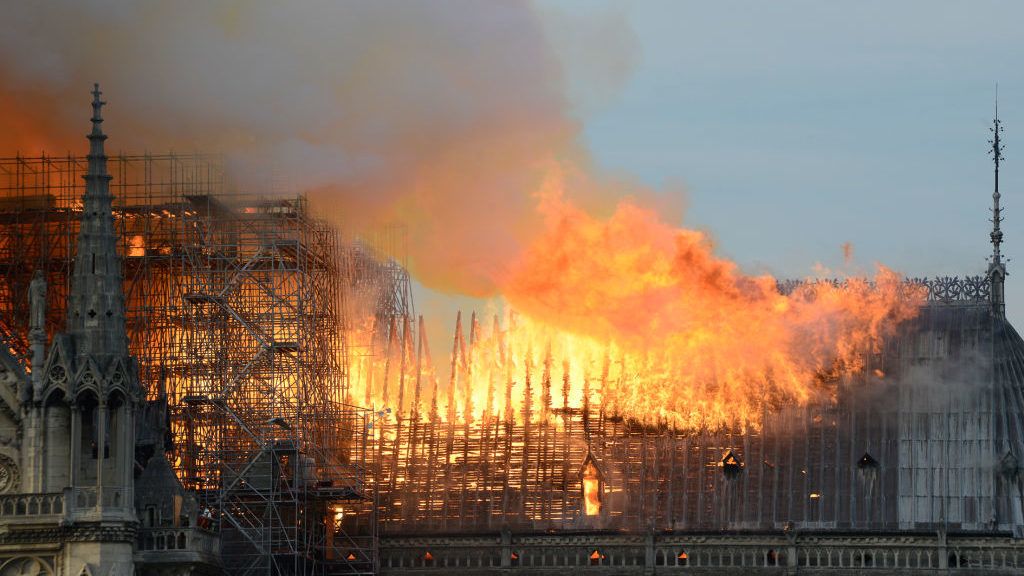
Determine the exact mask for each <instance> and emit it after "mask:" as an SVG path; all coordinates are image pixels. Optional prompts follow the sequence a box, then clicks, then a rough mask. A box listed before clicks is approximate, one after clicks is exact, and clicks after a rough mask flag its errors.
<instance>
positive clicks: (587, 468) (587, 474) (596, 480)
mask: <svg viewBox="0 0 1024 576" xmlns="http://www.w3.org/2000/svg"><path fill="white" fill-rule="evenodd" d="M580 475H581V477H582V480H583V512H584V513H585V514H586V515H587V516H597V515H598V514H600V513H601V492H602V487H603V486H602V484H603V482H602V480H601V473H600V471H599V470H598V469H597V465H595V464H594V459H593V458H592V457H590V456H589V455H588V456H587V459H586V461H585V462H584V464H583V470H582V471H581V474H580Z"/></svg>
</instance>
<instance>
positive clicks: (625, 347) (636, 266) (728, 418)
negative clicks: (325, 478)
mask: <svg viewBox="0 0 1024 576" xmlns="http://www.w3.org/2000/svg"><path fill="white" fill-rule="evenodd" d="M539 198H540V210H541V212H542V214H543V215H544V217H545V220H546V223H547V230H546V232H545V233H544V234H543V235H541V236H540V237H539V238H538V239H537V240H536V241H535V242H534V243H533V245H532V246H530V247H529V248H528V249H527V250H526V251H525V252H524V254H523V255H522V257H521V258H520V259H519V260H518V261H517V262H516V263H515V265H514V266H512V267H511V269H510V270H509V272H508V274H507V277H506V278H505V279H504V281H503V283H502V284H503V292H504V305H503V310H500V311H499V314H500V315H502V316H504V321H503V322H502V321H499V319H498V317H497V315H496V316H495V319H494V322H493V323H490V322H488V324H492V326H491V327H489V328H488V329H486V330H485V329H484V328H483V327H482V326H481V323H480V322H479V321H478V320H477V318H476V316H475V315H474V316H473V318H472V319H471V321H470V326H469V327H468V329H466V328H464V327H463V326H462V321H461V319H460V320H459V322H458V325H457V329H456V335H455V339H454V346H453V349H452V356H451V372H450V378H449V379H448V381H447V384H448V386H447V389H443V387H439V385H438V379H437V378H436V375H435V374H434V371H433V369H432V368H431V367H430V366H429V357H428V358H424V357H423V355H422V351H420V352H419V354H417V353H416V351H415V350H414V349H413V346H412V337H411V335H410V334H411V330H410V329H409V328H408V327H406V329H404V330H393V331H392V332H393V333H402V334H406V335H407V336H405V337H404V338H403V340H404V341H403V342H394V343H392V344H391V345H389V346H388V350H389V351H388V353H387V354H385V356H387V358H386V359H385V360H386V361H385V364H386V367H387V369H386V371H385V372H384V373H381V372H380V370H379V369H378V370H377V371H376V373H375V374H370V375H369V376H368V377H364V378H363V380H362V383H361V384H359V383H357V387H359V386H361V387H362V391H363V393H364V394H365V395H366V398H367V399H371V400H373V401H375V402H377V403H378V405H380V403H382V402H383V403H384V404H385V405H387V406H388V407H394V408H396V409H397V411H398V412H399V413H402V412H405V411H408V410H410V409H412V408H415V410H416V412H417V413H418V414H420V415H422V416H424V417H425V416H426V415H427V414H428V412H429V411H430V410H433V411H435V413H437V414H438V415H440V416H441V417H447V418H454V419H459V420H473V419H479V418H489V417H497V416H501V417H504V418H508V419H522V418H528V419H536V418H545V417H548V416H549V415H550V414H551V413H552V412H553V411H558V410H572V409H578V408H583V407H587V406H595V405H597V406H600V407H601V408H602V409H603V410H605V411H606V412H608V413H611V414H617V415H621V416H624V417H627V418H630V419H634V420H637V421H640V422H643V423H646V424H652V425H670V426H674V427H678V428H697V427H712V428H714V427H720V426H722V425H729V424H736V423H739V424H744V425H747V424H751V423H754V422H756V421H757V420H758V415H759V414H761V411H762V410H764V409H766V408H767V409H771V408H774V407H779V406H782V405H783V404H787V403H795V404H801V405H802V404H805V403H807V402H809V401H810V400H812V399H815V398H819V399H821V398H824V399H827V398H829V397H830V396H831V394H832V392H833V389H832V386H834V384H832V383H831V382H834V380H835V378H836V377H837V376H840V375H842V374H849V373H856V372H859V371H861V370H863V368H864V365H865V363H864V357H865V355H866V354H870V353H871V352H873V351H875V350H876V349H877V346H878V345H879V343H880V341H881V339H883V338H884V337H886V336H887V335H890V334H892V333H893V331H894V330H895V329H896V327H897V326H898V325H899V323H900V322H902V321H905V320H907V319H910V318H912V317H913V316H915V315H916V314H917V310H918V308H919V306H920V304H921V303H922V300H923V297H924V296H923V291H919V290H916V289H913V287H909V286H908V285H907V284H905V283H904V282H903V281H902V279H901V278H900V277H899V276H898V275H897V274H896V273H894V272H892V271H890V270H887V269H885V268H884V267H879V270H878V272H877V274H876V276H875V278H874V279H873V281H871V282H869V281H867V280H863V279H849V280H847V281H845V282H842V283H830V282H820V283H816V282H808V283H805V284H803V285H800V286H797V287H796V288H795V289H793V290H792V291H791V292H790V293H788V294H784V293H781V292H780V290H779V288H778V285H777V282H776V280H775V279H774V278H772V277H771V276H767V275H765V276H747V275H744V274H743V273H742V272H740V271H739V269H738V268H737V266H736V265H735V264H734V263H733V262H730V261H728V260H725V259H722V258H720V257H717V256H716V255H715V254H714V252H713V246H712V243H711V241H710V239H709V238H708V236H707V235H706V234H704V233H702V232H698V231H693V230H687V229H681V228H675V227H672V226H669V225H667V224H665V223H664V222H662V221H661V220H660V219H659V218H658V216H657V214H656V213H655V212H653V211H651V210H647V209H644V208H641V207H639V206H637V205H635V204H634V203H631V202H628V201H624V202H622V203H621V204H620V205H619V206H618V208H617V209H616V210H615V212H614V213H613V214H612V215H611V216H610V217H609V218H607V219H598V218H595V217H593V216H591V215H589V214H587V213H586V212H584V211H582V210H580V209H579V208H577V207H575V206H574V205H573V204H571V203H570V202H568V201H566V200H564V198H563V195H562V190H561V180H560V178H558V176H557V174H556V175H554V176H553V177H552V178H550V179H549V180H548V182H547V183H546V184H545V186H544V189H543V190H542V192H541V193H540V194H539ZM396 327H397V326H396ZM467 331H468V332H469V335H468V338H467V336H466V335H465V332H467ZM467 340H468V342H467ZM428 356H429V354H428ZM378 364H379V363H378ZM424 366H426V367H424ZM371 372H372V371H371ZM425 383H426V384H425ZM427 385H429V390H428V389H427V388H426V386H427ZM414 387H415V391H413V388H414ZM371 388H372V389H373V393H372V394H371V393H370V392H371ZM357 397H358V396H357ZM417 403H418V405H416V406H413V404H417ZM427 403H430V406H432V408H431V409H428V408H427ZM595 403H596V404H595Z"/></svg>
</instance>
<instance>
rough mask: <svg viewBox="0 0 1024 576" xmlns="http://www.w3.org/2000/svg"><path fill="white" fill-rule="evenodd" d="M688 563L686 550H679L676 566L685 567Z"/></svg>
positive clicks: (688, 556)
mask: <svg viewBox="0 0 1024 576" xmlns="http://www.w3.org/2000/svg"><path fill="white" fill-rule="evenodd" d="M689 563H690V555H689V554H687V553H686V550H680V551H679V554H678V555H676V565H677V566H687V565H689Z"/></svg>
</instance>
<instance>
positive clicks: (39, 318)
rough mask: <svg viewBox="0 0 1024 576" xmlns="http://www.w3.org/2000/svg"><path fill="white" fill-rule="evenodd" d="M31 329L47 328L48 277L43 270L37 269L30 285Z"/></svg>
mask: <svg viewBox="0 0 1024 576" xmlns="http://www.w3.org/2000/svg"><path fill="white" fill-rule="evenodd" d="M28 303H29V322H28V327H29V330H30V331H35V330H42V331H44V333H45V330H46V278H45V276H44V275H43V271H42V270H36V273H35V275H33V276H32V282H31V283H30V284H29V285H28Z"/></svg>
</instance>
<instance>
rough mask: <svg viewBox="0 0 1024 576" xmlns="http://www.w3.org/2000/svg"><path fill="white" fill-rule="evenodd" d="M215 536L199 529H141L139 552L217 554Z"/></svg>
mask: <svg viewBox="0 0 1024 576" xmlns="http://www.w3.org/2000/svg"><path fill="white" fill-rule="evenodd" d="M218 548H219V546H218V542H217V536H216V535H214V534H213V533H211V532H209V531H207V530H202V529H200V528H170V527H168V528H142V529H140V530H139V551H140V552H162V551H187V552H197V553H205V554H216V553H217V552H218Z"/></svg>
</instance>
